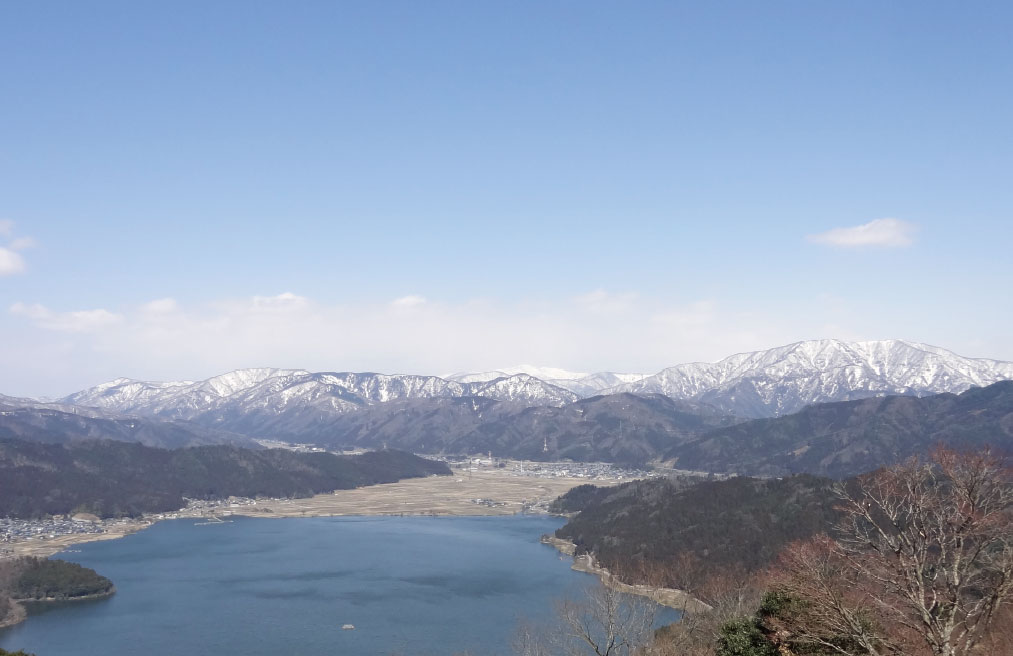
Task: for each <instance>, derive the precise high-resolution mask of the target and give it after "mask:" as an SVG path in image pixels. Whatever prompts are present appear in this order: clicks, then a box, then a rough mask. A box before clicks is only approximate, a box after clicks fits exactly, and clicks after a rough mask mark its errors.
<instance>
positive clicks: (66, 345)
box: [9, 292, 794, 391]
mask: <svg viewBox="0 0 1013 656" xmlns="http://www.w3.org/2000/svg"><path fill="white" fill-rule="evenodd" d="M9 312H10V314H11V315H14V316H15V317H20V318H21V319H22V320H23V322H24V323H23V326H24V327H27V328H30V330H31V332H29V333H27V334H26V336H24V337H23V338H22V339H23V342H24V343H25V344H31V345H32V347H31V348H34V349H35V352H50V353H51V352H56V351H57V350H58V349H64V353H65V355H64V356H63V357H64V361H65V362H73V363H74V364H73V369H74V371H75V372H77V373H75V374H74V375H77V376H81V375H85V374H87V375H88V376H89V378H88V380H86V381H82V385H81V386H83V385H84V384H93V383H96V382H100V381H101V380H102V379H103V378H105V377H109V378H116V377H119V376H128V377H132V378H153V379H170V378H180V379H193V378H201V377H205V376H211V375H214V374H217V373H221V372H224V371H228V370H231V369H236V368H242V367H250V366H283V367H301V368H305V369H311V370H318V371H325V370H346V371H382V372H387V373H439V372H446V371H486V370H490V369H495V368H496V367H499V366H503V365H504V363H516V362H531V363H534V364H535V365H538V366H558V367H563V368H569V369H571V370H575V371H585V370H620V371H622V370H630V369H632V370H638V371H639V370H646V371H657V370H660V369H661V368H662V367H665V366H669V365H672V364H676V363H678V362H683V361H686V360H687V359H717V358H719V357H722V356H724V355H727V354H728V353H730V352H733V351H735V350H749V349H753V348H762V347H765V346H769V345H770V344H775V343H779V342H780V340H781V336H779V335H776V333H773V332H767V331H766V330H765V329H764V328H762V327H758V326H756V325H754V324H751V323H750V322H745V321H742V320H740V319H741V318H740V317H739V316H738V314H737V313H736V311H733V310H729V309H727V308H722V307H721V306H719V305H718V304H717V303H715V302H713V301H710V300H702V301H699V302H692V303H686V304H677V303H663V302H660V301H658V300H656V299H653V300H652V299H648V298H643V297H641V296H638V295H636V294H627V293H605V292H592V293H590V294H585V295H582V296H579V297H574V298H570V299H559V300H556V301H555V302H549V301H548V300H543V301H537V300H530V299H529V300H527V301H523V302H516V303H514V302H505V301H502V300H496V299H480V300H465V301H460V302H445V301H437V300H432V299H428V300H427V299H424V297H422V296H419V295H412V296H405V297H402V298H399V299H395V300H393V301H386V302H382V303H357V304H347V305H334V304H322V303H318V302H316V301H314V300H312V299H309V298H305V297H302V296H298V295H296V294H293V293H285V294H279V295H276V296H256V297H249V298H246V299H230V300H222V301H217V302H214V303H209V304H204V305H188V304H183V303H179V302H177V301H175V300H173V299H167V298H162V299H155V300H152V301H150V302H146V303H143V304H139V305H137V306H136V307H133V308H124V309H116V310H113V309H90V310H73V311H60V312H58V311H55V310H52V309H50V308H48V307H45V306H43V305H38V304H28V303H16V304H14V305H13V306H11V307H10V308H9ZM793 336H794V335H793ZM26 348H27V347H26ZM66 366H70V365H66ZM36 375H38V374H36ZM67 391H70V389H67Z"/></svg>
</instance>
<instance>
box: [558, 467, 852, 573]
mask: <svg viewBox="0 0 1013 656" xmlns="http://www.w3.org/2000/svg"><path fill="white" fill-rule="evenodd" d="M833 487H834V482H833V481H831V480H830V479H825V478H819V477H816V476H810V475H805V474H803V475H799V476H792V477H789V478H784V479H780V480H761V479H755V478H747V477H737V478H731V479H727V480H722V481H703V482H699V483H696V484H691V483H689V482H688V481H687V480H675V481H672V480H668V479H650V480H640V481H632V482H630V483H624V484H622V485H619V486H616V487H612V488H598V487H595V486H591V485H587V486H580V487H578V488H574V489H573V490H571V491H570V492H568V493H567V494H565V495H563V496H562V497H560V498H559V499H558V500H557V501H556V503H555V504H554V507H553V509H554V510H556V511H557V512H576V513H577V514H576V515H575V516H573V517H572V518H571V519H570V521H569V522H567V524H566V525H565V526H563V527H562V528H560V529H559V530H557V531H556V537H557V538H561V539H564V540H568V541H570V542H573V543H574V545H575V546H576V553H578V554H583V553H591V554H593V555H594V557H595V558H596V560H597V561H598V563H599V564H600V565H602V566H603V567H606V568H607V569H609V570H610V571H612V572H614V573H616V574H617V575H619V576H620V577H622V578H624V579H627V580H631V581H636V580H637V579H643V578H644V577H654V578H653V580H651V581H650V582H651V583H654V584H660V585H665V586H670V587H687V585H686V583H687V582H686V581H684V580H682V579H681V578H680V577H686V576H689V575H690V574H691V572H689V571H688V570H687V568H688V567H690V565H691V564H696V565H699V566H701V567H703V568H705V569H707V570H708V571H712V572H713V571H726V570H727V571H735V570H739V571H746V572H749V571H755V570H758V569H760V568H762V567H764V566H766V565H767V564H769V563H770V562H771V561H772V560H773V559H774V558H776V557H777V555H778V553H780V551H781V550H782V549H783V548H784V546H785V545H787V544H789V543H790V542H793V541H795V540H800V539H803V538H807V537H810V536H812V535H815V534H817V533H820V532H826V531H829V530H830V528H831V526H832V525H833V523H834V522H835V519H836V516H837V515H836V511H835V510H834V506H835V503H836V495H835V493H834V490H833ZM659 576H660V577H661V578H662V579H663V580H658V577H659Z"/></svg>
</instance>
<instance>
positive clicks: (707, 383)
mask: <svg viewBox="0 0 1013 656" xmlns="http://www.w3.org/2000/svg"><path fill="white" fill-rule="evenodd" d="M534 374H540V375H541V376H545V377H546V378H541V377H538V376H536V375H534ZM549 376H552V377H551V378H548V377H549ZM1009 379H1013V363H1011V362H1000V361H997V360H987V359H979V358H965V357H962V356H959V355H957V354H955V353H952V352H950V351H947V350H945V349H942V348H938V347H935V346H928V345H926V344H918V343H914V342H906V341H902V340H886V341H876V342H843V341H840V340H833V339H828V340H816V341H807V342H797V343H795V344H790V345H788V346H782V347H779V348H774V349H769V350H766V351H756V352H753V353H740V354H737V355H732V356H730V357H727V358H725V359H723V360H720V361H718V362H714V363H699V362H696V363H688V364H681V365H677V366H674V367H669V368H667V369H663V370H662V371H660V372H658V373H656V374H654V375H651V376H646V375H643V374H616V373H612V372H601V373H595V374H579V373H573V372H567V371H564V370H560V369H551V368H541V369H539V368H534V367H518V368H515V369H506V370H497V371H492V372H484V373H472V374H467V373H465V374H454V375H450V376H447V377H443V378H441V377H438V376H420V375H399V374H394V375H388V374H376V373H351V372H342V373H330V372H324V373H311V372H308V371H305V370H299V369H241V370H238V371H234V372H231V373H228V374H224V375H221V376H215V377H214V378H209V379H207V380H204V381H199V382H191V381H182V382H145V381H134V380H128V379H118V380H114V381H111V382H109V383H104V384H102V385H98V386H96V387H92V388H89V389H86V390H82V391H81V392H77V393H75V394H71V395H69V396H67V397H65V398H63V399H61V402H62V403H65V404H71V405H81V406H92V407H99V408H103V409H106V410H112V411H115V412H127V413H138V414H142V415H149V416H158V417H168V418H173V419H195V418H198V417H205V416H208V415H209V414H210V416H211V417H215V418H217V417H221V416H224V415H227V414H229V413H243V414H245V413H248V412H256V411H267V412H274V413H282V412H290V411H291V410H292V409H294V408H297V407H298V408H312V409H316V410H319V411H321V412H329V413H342V412H349V411H353V410H358V409H361V408H364V407H367V406H371V405H375V404H378V403H387V402H390V401H409V400H415V399H427V398H458V397H468V396H478V397H486V398H492V399H496V400H499V401H511V402H517V403H523V404H526V405H529V406H536V405H537V406H561V405H564V404H566V403H572V402H573V401H576V400H577V399H578V398H586V397H589V396H594V395H598V394H616V393H621V392H629V393H633V394H662V395H664V396H668V397H671V398H673V399H679V400H685V401H694V402H698V403H706V404H708V405H712V406H714V407H716V408H718V409H721V410H723V411H726V412H729V413H731V414H734V415H736V416H739V417H744V418H754V417H775V416H780V415H784V414H790V413H792V412H796V411H798V410H800V409H801V408H803V407H805V406H807V405H810V404H812V403H822V402H829V401H849V400H853V399H858V398H868V397H872V396H884V395H888V394H900V395H910V396H924V395H927V394H939V393H941V392H952V393H959V392H963V391H964V390H966V389H968V388H970V387H972V386H982V385H988V384H991V383H994V382H997V381H1000V380H1009Z"/></svg>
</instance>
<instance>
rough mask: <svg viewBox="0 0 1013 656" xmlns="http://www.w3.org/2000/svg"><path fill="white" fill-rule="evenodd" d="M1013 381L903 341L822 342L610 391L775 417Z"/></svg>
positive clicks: (996, 364)
mask: <svg viewBox="0 0 1013 656" xmlns="http://www.w3.org/2000/svg"><path fill="white" fill-rule="evenodd" d="M1009 379H1013V362H1001V361H998V360H988V359H983V358H965V357H962V356H959V355H957V354H956V353H953V352H951V351H947V350H946V349H942V348H939V347H937V346H929V345H928V344H919V343H916V342H907V341H903V340H883V341H869V342H844V341H841V340H836V339H822V340H813V341H806V342H797V343H795V344H789V345H787V346H782V347H779V348H773V349H769V350H766V351H755V352H752V353H739V354H737V355H732V356H730V357H727V358H725V359H723V360H720V361H718V362H714V363H700V362H694V363H690V364H682V365H678V366H675V367H670V368H668V369H664V370H662V371H660V372H659V373H657V374H655V375H653V376H648V377H646V378H643V379H641V380H639V381H636V382H633V383H628V384H624V385H618V386H616V387H613V388H611V389H610V390H609V392H610V393H614V392H632V393H634V394H664V395H666V396H670V397H672V398H677V399H689V400H693V401H697V402H700V403H707V404H710V405H713V406H716V407H718V408H720V409H723V410H727V411H729V412H732V413H733V414H736V415H738V416H740V417H747V418H756V417H776V416H780V415H786V414H791V413H794V412H797V411H799V410H801V409H802V408H804V407H805V406H807V405H810V404H813V403H825V402H831V401H849V400H852V399H861V398H868V397H871V396H887V395H893V394H902V395H913V396H926V395H929V394H940V393H942V392H951V393H959V392H963V391H965V390H967V389H968V388H970V387H973V386H985V385H990V384H992V383H995V382H998V381H1000V380H1009Z"/></svg>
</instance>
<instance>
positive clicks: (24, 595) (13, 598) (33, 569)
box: [0, 556, 115, 656]
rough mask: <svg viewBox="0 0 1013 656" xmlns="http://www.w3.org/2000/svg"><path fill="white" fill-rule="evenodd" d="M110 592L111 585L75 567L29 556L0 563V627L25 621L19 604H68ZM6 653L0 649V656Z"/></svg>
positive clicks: (85, 570)
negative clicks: (49, 602) (35, 602)
mask: <svg viewBox="0 0 1013 656" xmlns="http://www.w3.org/2000/svg"><path fill="white" fill-rule="evenodd" d="M114 591H115V588H114V587H113V583H112V581H110V580H109V579H107V578H106V577H104V576H101V575H100V574H98V573H96V572H95V570H93V569H89V568H87V567H82V566H81V565H78V564H76V563H68V562H66V561H63V560H47V559H45V558H35V557H31V556H26V557H22V558H8V559H5V560H0V627H3V626H6V625H10V624H17V623H18V622H20V621H22V620H23V619H25V610H24V608H23V607H22V606H21V604H19V603H18V602H21V601H70V600H74V599H84V598H88V597H95V596H101V595H110V594H112V593H113V592H114ZM7 653H8V652H5V651H3V650H2V649H0V656H3V654H7ZM20 653H22V652H14V654H20Z"/></svg>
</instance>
